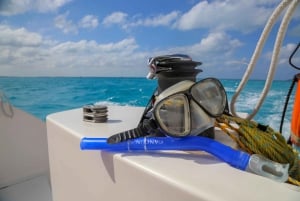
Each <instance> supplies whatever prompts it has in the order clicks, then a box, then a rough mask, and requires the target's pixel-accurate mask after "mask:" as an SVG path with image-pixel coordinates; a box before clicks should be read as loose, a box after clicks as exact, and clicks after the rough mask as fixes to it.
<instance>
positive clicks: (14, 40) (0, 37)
mask: <svg viewBox="0 0 300 201" xmlns="http://www.w3.org/2000/svg"><path fill="white" fill-rule="evenodd" d="M41 43H42V37H41V36H40V35H39V34H36V33H32V32H29V31H27V30H26V29H24V28H18V29H11V28H9V27H8V26H4V25H0V45H1V46H16V47H17V46H39V45H40V44H41Z"/></svg>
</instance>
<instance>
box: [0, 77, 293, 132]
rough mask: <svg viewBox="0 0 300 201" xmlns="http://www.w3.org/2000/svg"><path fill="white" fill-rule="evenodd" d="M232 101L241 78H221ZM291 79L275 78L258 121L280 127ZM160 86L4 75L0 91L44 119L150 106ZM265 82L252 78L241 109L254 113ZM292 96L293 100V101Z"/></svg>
mask: <svg viewBox="0 0 300 201" xmlns="http://www.w3.org/2000/svg"><path fill="white" fill-rule="evenodd" d="M221 82H222V83H223V85H224V87H225V89H226V92H227V95H228V99H229V101H230V100H231V97H232V95H233V93H234V91H235V89H236V88H237V86H238V84H239V80H221ZM290 85H291V81H274V82H273V85H272V88H271V90H270V92H269V94H268V97H267V99H266V100H265V102H264V104H263V106H262V108H261V109H260V111H259V113H258V114H257V115H256V116H255V118H254V119H255V120H256V121H258V122H259V123H263V124H267V125H270V126H271V127H273V128H274V129H276V130H278V129H279V124H280V120H281V114H282V110H283V106H284V102H285V99H286V95H287V91H288V89H289V87H290ZM156 86H157V81H156V80H147V79H146V78H103V77H0V91H2V92H4V93H5V94H6V96H7V97H8V99H9V101H10V102H11V103H12V104H13V105H14V106H15V107H17V108H20V109H22V110H24V111H26V112H28V113H30V114H32V115H34V116H36V117H38V118H40V119H42V120H43V121H44V120H45V119H46V116H47V115H48V114H51V113H54V112H59V111H63V110H69V109H73V108H78V107H82V106H83V105H85V104H92V103H97V104H106V105H130V106H146V104H147V102H148V100H149V98H150V96H151V94H152V93H153V91H154V90H155V88H156ZM263 86H264V81H259V80H251V81H250V82H249V84H248V85H247V86H246V88H245V90H244V91H245V92H246V93H242V94H241V95H240V97H239V99H238V102H237V104H236V108H237V111H240V112H250V111H252V108H253V107H254V106H255V104H256V102H257V100H258V98H259V95H260V94H261V91H262V89H263ZM293 98H294V95H292V97H291V100H293ZM292 104H293V102H292V101H290V104H289V107H288V111H287V114H286V119H285V123H284V127H283V128H284V132H283V133H284V134H285V133H286V134H288V133H289V123H290V117H291V110H292V109H291V108H292Z"/></svg>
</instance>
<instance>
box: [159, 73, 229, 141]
mask: <svg viewBox="0 0 300 201" xmlns="http://www.w3.org/2000/svg"><path fill="white" fill-rule="evenodd" d="M226 103H227V98H226V93H225V90H224V88H223V86H222V84H221V83H220V81H219V80H217V79H214V78H207V79H204V80H201V81H199V82H197V83H194V82H192V81H189V80H185V81H181V82H179V83H177V84H175V85H173V86H171V87H169V88H168V89H166V90H165V91H163V92H162V93H161V94H160V95H159V96H158V97H157V100H156V103H155V104H154V109H153V115H154V119H155V121H156V122H157V124H158V126H159V128H160V130H162V131H163V133H164V134H165V135H169V136H173V137H182V136H187V135H192V136H195V135H199V134H200V133H202V132H203V131H205V130H206V129H208V128H211V127H213V126H214V121H213V118H212V117H218V116H220V115H222V113H223V112H224V109H225V107H226Z"/></svg>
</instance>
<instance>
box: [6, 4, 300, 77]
mask: <svg viewBox="0 0 300 201" xmlns="http://www.w3.org/2000/svg"><path fill="white" fill-rule="evenodd" d="M279 2H280V0H256V1H249V0H222V1H221V0H214V1H196V0H163V1H162V0H159V1H158V0H147V1H139V0H127V1H121V0H110V1H104V0H24V1H19V0H1V2H0V76H1V75H2V76H132V77H134V76H139V77H141V76H145V75H146V74H147V72H148V69H147V59H148V58H149V57H152V56H158V55H164V54H174V53H182V54H188V55H190V56H191V57H192V58H193V59H194V60H197V61H202V62H203V65H201V66H200V68H201V69H203V73H202V76H204V77H207V76H213V77H218V78H241V76H242V75H243V74H244V72H245V70H246V67H247V65H246V64H247V63H248V62H249V61H250V58H251V56H252V53H253V51H254V49H255V45H256V42H257V41H258V39H259V36H260V34H261V32H262V30H263V28H264V26H265V23H266V21H267V19H268V17H269V16H270V14H271V13H272V12H273V11H274V9H275V7H276V6H277V5H278V4H279ZM280 22H281V18H280V19H279V20H278V22H277V23H276V24H275V26H274V27H273V29H272V32H271V33H270V37H269V39H268V40H267V41H266V45H265V47H264V49H263V51H262V54H261V56H260V58H259V60H258V63H257V66H256V69H255V70H254V72H253V76H252V78H253V79H264V77H265V76H266V74H267V69H268V66H269V64H270V58H271V53H272V49H273V44H274V41H275V38H276V34H277V31H278V27H279V25H280ZM299 36H300V8H299V6H298V7H297V9H296V12H295V13H294V16H293V18H292V21H291V22H290V24H289V27H288V30H287V34H286V36H285V39H284V41H283V44H282V48H281V54H280V58H279V63H278V67H277V71H276V79H291V78H292V77H293V75H294V74H296V73H298V72H297V71H295V70H293V69H292V68H290V67H289V65H288V57H289V55H290V54H291V52H292V50H293V49H294V48H295V46H296V44H297V43H299V42H300V37H299ZM294 61H295V63H297V62H298V64H300V54H297V55H296V58H295V60H294Z"/></svg>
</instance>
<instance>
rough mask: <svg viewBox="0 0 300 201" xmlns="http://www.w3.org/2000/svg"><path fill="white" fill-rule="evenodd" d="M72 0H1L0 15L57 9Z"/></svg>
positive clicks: (44, 11)
mask: <svg viewBox="0 0 300 201" xmlns="http://www.w3.org/2000/svg"><path fill="white" fill-rule="evenodd" d="M70 1H72V0H1V1H0V15H6V16H10V15H17V14H21V13H25V12H28V11H37V12H41V13H46V12H51V11H55V10H57V9H58V8H59V7H62V6H63V5H65V4H67V3H68V2H70Z"/></svg>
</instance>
